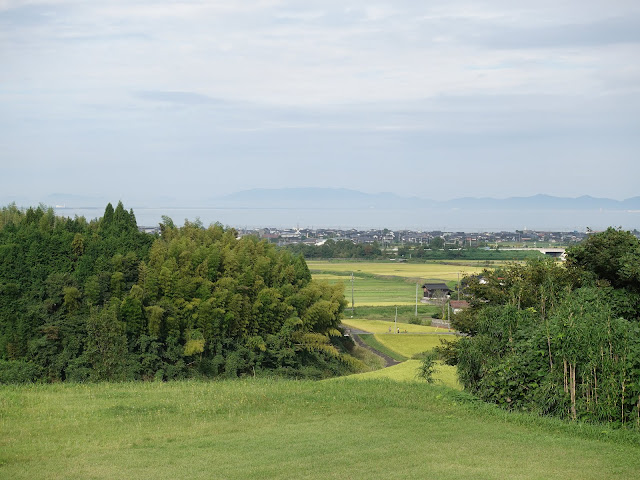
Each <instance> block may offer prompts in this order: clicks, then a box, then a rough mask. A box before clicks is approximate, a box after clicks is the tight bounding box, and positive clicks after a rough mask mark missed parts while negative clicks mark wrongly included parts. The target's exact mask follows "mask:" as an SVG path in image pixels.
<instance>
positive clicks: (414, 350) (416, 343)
mask: <svg viewBox="0 0 640 480" xmlns="http://www.w3.org/2000/svg"><path fill="white" fill-rule="evenodd" d="M375 337H376V340H378V342H380V343H382V344H383V345H384V346H386V347H387V348H390V349H391V350H393V351H395V352H398V353H399V354H401V355H404V356H405V357H408V358H411V357H413V356H414V355H416V354H418V353H422V352H426V351H428V350H432V349H433V348H434V347H437V346H439V345H440V340H443V339H444V340H447V341H452V340H453V341H455V340H457V337H456V336H455V335H424V334H423V335H413V334H410V333H406V334H405V333H401V334H400V335H376V336H375Z"/></svg>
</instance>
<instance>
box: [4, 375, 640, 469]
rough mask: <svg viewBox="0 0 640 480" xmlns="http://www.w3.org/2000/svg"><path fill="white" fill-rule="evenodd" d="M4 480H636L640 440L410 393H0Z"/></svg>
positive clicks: (253, 387)
mask: <svg viewBox="0 0 640 480" xmlns="http://www.w3.org/2000/svg"><path fill="white" fill-rule="evenodd" d="M0 431H1V432H2V435H1V436H0V478H7V479H9V478H11V479H13V480H20V479H34V478H39V479H62V478H64V479H76V478H83V479H84V478H92V479H113V478H127V479H131V480H135V479H142V478H144V479H148V478H153V479H154V480H162V479H171V480H175V479H181V478H190V479H200V478H202V479H205V478H206V479H210V478H225V479H246V478H254V479H267V478H269V479H271V478H277V479H313V478H322V479H327V478H328V479H331V478H335V479H343V478H363V479H365V478H366V479H385V480H388V479H389V478H394V479H414V478H439V479H462V478H465V479H466V478H474V479H504V478H511V479H550V478H561V479H563V480H566V479H609V478H620V479H627V478H628V479H632V478H633V479H635V478H637V474H638V471H640V442H639V439H640V437H639V436H638V434H632V433H630V432H624V431H615V430H610V429H608V428H606V427H588V426H581V425H571V424H564V423H562V422H559V421H555V420H548V419H540V418H536V417H532V416H528V415H520V414H508V413H506V412H503V411H500V410H498V409H496V408H494V407H492V406H488V405H484V404H480V403H477V402H475V401H473V400H472V398H471V397H469V396H467V395H465V394H463V393H458V392H455V391H453V390H451V389H449V388H446V387H437V386H428V385H425V384H419V383H415V382H392V381H388V380H387V381H384V380H368V381H358V380H356V379H350V378H345V379H339V380H332V381H325V382H308V381H304V382H302V381H300V382H299V381H271V380H259V379H258V380H244V381H227V382H201V383H198V382H176V383H137V384H132V383H128V384H94V385H72V384H64V385H36V386H22V387H20V386H18V387H16V386H9V387H7V386H0Z"/></svg>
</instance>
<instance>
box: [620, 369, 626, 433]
mask: <svg viewBox="0 0 640 480" xmlns="http://www.w3.org/2000/svg"><path fill="white" fill-rule="evenodd" d="M625 388H626V385H625V384H624V379H622V399H621V403H620V422H621V423H622V425H624V391H625Z"/></svg>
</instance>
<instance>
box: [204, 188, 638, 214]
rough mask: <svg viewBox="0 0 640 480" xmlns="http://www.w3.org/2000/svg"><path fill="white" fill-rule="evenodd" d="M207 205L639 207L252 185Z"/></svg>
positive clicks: (634, 202)
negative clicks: (409, 195) (272, 187)
mask: <svg viewBox="0 0 640 480" xmlns="http://www.w3.org/2000/svg"><path fill="white" fill-rule="evenodd" d="M207 204H208V205H207V206H211V207H224V208H289V209H291V208H292V209H296V208H305V209H309V208H318V209H320V208H322V209H328V208H357V209H360V208H373V209H397V208H416V207H418V208H442V209H464V210H640V196H638V197H633V198H628V199H626V200H612V199H610V198H596V197H591V196H588V195H584V196H581V197H576V198H570V197H554V196H551V195H542V194H539V195H533V196H530V197H510V198H504V199H498V198H487V197H483V198H474V197H464V198H456V199H452V200H444V201H438V200H432V199H424V198H418V197H402V196H400V195H396V194H394V193H375V194H372V193H363V192H359V191H356V190H349V189H345V188H281V189H263V188H260V189H252V190H244V191H241V192H237V193H233V194H230V195H225V196H222V197H216V198H211V199H209V200H208V201H207Z"/></svg>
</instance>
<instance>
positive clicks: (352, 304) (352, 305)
mask: <svg viewBox="0 0 640 480" xmlns="http://www.w3.org/2000/svg"><path fill="white" fill-rule="evenodd" d="M354 312H355V307H354V302H353V272H351V316H352V317H353V314H354Z"/></svg>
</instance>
